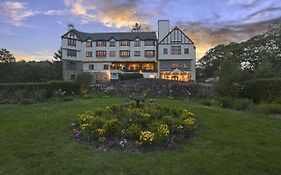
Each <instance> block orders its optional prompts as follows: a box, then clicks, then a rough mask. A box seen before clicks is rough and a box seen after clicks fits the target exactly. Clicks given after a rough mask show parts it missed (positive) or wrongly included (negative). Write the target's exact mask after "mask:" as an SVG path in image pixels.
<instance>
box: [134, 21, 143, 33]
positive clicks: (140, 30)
mask: <svg viewBox="0 0 281 175" xmlns="http://www.w3.org/2000/svg"><path fill="white" fill-rule="evenodd" d="M131 32H143V29H142V27H141V25H139V24H138V23H135V24H134V25H133V26H132V29H131Z"/></svg>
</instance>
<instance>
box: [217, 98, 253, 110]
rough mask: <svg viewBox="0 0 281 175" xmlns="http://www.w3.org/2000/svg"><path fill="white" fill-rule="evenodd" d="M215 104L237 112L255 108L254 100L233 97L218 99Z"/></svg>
mask: <svg viewBox="0 0 281 175" xmlns="http://www.w3.org/2000/svg"><path fill="white" fill-rule="evenodd" d="M213 104H215V105H217V106H220V107H222V108H230V109H235V110H248V109H252V108H253V107H254V103H253V101H252V100H249V99H245V98H233V97H217V98H215V100H214V101H213Z"/></svg>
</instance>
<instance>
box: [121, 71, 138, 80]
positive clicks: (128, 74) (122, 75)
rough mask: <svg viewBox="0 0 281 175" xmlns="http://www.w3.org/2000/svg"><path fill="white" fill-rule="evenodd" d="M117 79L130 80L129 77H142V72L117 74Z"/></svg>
mask: <svg viewBox="0 0 281 175" xmlns="http://www.w3.org/2000/svg"><path fill="white" fill-rule="evenodd" d="M118 77H119V80H131V79H139V78H143V74H141V73H124V74H118Z"/></svg>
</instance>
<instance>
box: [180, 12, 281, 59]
mask: <svg viewBox="0 0 281 175" xmlns="http://www.w3.org/2000/svg"><path fill="white" fill-rule="evenodd" d="M279 20H281V17H280V18H279V19H275V20H269V21H262V22H256V23H250V24H234V25H225V24H219V23H218V24H216V27H212V26H206V25H205V23H200V22H197V23H184V22H178V23H177V25H178V26H179V27H180V28H181V29H182V30H183V31H184V32H185V33H186V34H187V35H188V36H189V37H190V38H191V39H192V40H193V41H194V43H195V45H196V46H197V58H201V57H202V56H203V55H204V54H205V53H206V52H207V51H208V50H209V49H210V48H212V47H215V46H216V45H218V44H228V43H230V42H241V41H244V40H247V39H249V38H251V37H253V36H255V35H258V34H261V33H264V32H266V31H267V30H268V29H269V26H270V24H273V23H275V22H276V21H279Z"/></svg>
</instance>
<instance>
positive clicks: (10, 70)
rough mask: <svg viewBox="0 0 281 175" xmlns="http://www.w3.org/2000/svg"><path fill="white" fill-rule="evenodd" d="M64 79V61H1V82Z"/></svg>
mask: <svg viewBox="0 0 281 175" xmlns="http://www.w3.org/2000/svg"><path fill="white" fill-rule="evenodd" d="M51 80H62V62H58V61H55V62H49V61H41V62H35V61H30V62H15V63H0V83H17V82H47V81H51Z"/></svg>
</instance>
